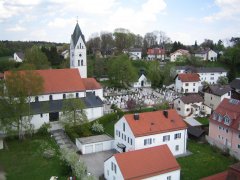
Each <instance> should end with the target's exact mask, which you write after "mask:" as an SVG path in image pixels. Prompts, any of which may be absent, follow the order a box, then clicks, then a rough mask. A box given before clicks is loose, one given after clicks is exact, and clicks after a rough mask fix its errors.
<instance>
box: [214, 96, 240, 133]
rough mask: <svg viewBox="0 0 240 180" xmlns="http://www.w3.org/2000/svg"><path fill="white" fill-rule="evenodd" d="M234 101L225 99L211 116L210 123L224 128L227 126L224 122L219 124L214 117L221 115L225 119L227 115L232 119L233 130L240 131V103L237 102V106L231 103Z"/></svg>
mask: <svg viewBox="0 0 240 180" xmlns="http://www.w3.org/2000/svg"><path fill="white" fill-rule="evenodd" d="M232 100H233V99H226V98H225V99H224V100H223V101H222V102H221V103H220V104H219V105H218V107H217V108H216V109H215V111H214V113H213V114H212V115H211V116H210V122H212V123H216V124H221V125H224V126H227V125H225V124H224V120H222V121H221V122H219V121H218V120H214V119H213V116H214V114H215V113H216V114H218V115H219V114H220V115H222V116H223V117H224V116H225V115H227V116H228V117H229V118H230V119H231V123H230V126H228V127H231V128H232V129H235V130H237V131H239V125H240V101H237V100H236V102H237V103H236V104H233V103H231V101H232Z"/></svg>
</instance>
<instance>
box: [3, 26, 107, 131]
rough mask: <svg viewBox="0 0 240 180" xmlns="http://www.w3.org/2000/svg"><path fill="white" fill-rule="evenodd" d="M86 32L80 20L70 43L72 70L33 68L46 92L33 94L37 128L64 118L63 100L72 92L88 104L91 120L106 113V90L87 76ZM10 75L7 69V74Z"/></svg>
mask: <svg viewBox="0 0 240 180" xmlns="http://www.w3.org/2000/svg"><path fill="white" fill-rule="evenodd" d="M86 52H87V51H86V43H85V38H84V35H83V34H82V32H81V29H80V27H79V24H78V23H77V24H76V26H75V29H74V32H73V34H72V36H71V42H70V69H47V70H34V71H35V72H36V73H37V74H39V75H40V76H41V77H42V78H43V87H44V89H43V92H42V93H41V94H39V95H36V96H34V97H31V103H30V107H31V112H32V119H31V123H32V124H33V126H34V129H38V128H40V127H41V126H42V125H43V124H44V123H51V122H57V121H58V120H59V118H61V113H62V107H63V101H64V99H66V98H68V96H69V95H71V97H73V98H80V99H81V100H82V101H83V103H84V104H85V109H84V110H85V112H86V115H87V118H88V120H89V121H92V120H94V119H96V118H99V117H101V116H103V101H102V99H103V89H102V87H101V85H100V84H99V83H98V82H97V81H96V80H95V79H94V78H88V77H87V53H86ZM4 76H5V77H4V78H6V77H7V72H6V73H5V74H4Z"/></svg>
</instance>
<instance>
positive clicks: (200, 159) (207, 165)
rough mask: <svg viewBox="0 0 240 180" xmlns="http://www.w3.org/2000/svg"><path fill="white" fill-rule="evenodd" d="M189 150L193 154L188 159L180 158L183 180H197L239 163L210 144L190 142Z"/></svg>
mask: <svg viewBox="0 0 240 180" xmlns="http://www.w3.org/2000/svg"><path fill="white" fill-rule="evenodd" d="M188 150H189V151H191V152H192V153H193V154H192V155H190V156H187V157H181V158H178V159H177V161H178V163H179V164H180V166H181V179H182V180H188V179H189V180H197V179H200V178H203V177H206V176H210V175H213V174H216V173H219V172H222V171H225V170H226V169H227V168H228V167H229V165H231V164H234V163H236V162H237V161H236V160H235V159H233V158H231V157H229V156H224V155H222V153H221V152H220V151H219V150H218V149H216V148H214V147H211V146H210V145H208V144H202V143H198V142H196V141H193V140H189V141H188Z"/></svg>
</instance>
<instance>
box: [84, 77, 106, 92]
mask: <svg viewBox="0 0 240 180" xmlns="http://www.w3.org/2000/svg"><path fill="white" fill-rule="evenodd" d="M82 80H83V84H84V86H85V88H86V90H92V89H101V88H102V87H101V85H100V84H99V83H98V82H97V81H96V79H94V78H83V79H82Z"/></svg>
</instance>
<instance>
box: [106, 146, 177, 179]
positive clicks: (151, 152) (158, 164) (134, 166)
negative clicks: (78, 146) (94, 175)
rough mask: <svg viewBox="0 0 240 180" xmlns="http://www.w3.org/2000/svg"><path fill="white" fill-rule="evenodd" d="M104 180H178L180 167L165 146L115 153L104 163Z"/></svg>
mask: <svg viewBox="0 0 240 180" xmlns="http://www.w3.org/2000/svg"><path fill="white" fill-rule="evenodd" d="M104 178H105V179H106V180H132V179H149V180H150V179H166V180H173V179H174V180H179V179H180V166H179V164H178V162H177V161H176V159H175V158H174V156H173V155H172V153H171V151H170V150H169V148H168V146H167V145H161V146H156V147H151V148H146V149H140V150H136V151H130V152H125V153H117V154H114V155H113V156H112V157H110V158H109V159H107V160H106V161H105V162H104Z"/></svg>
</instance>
